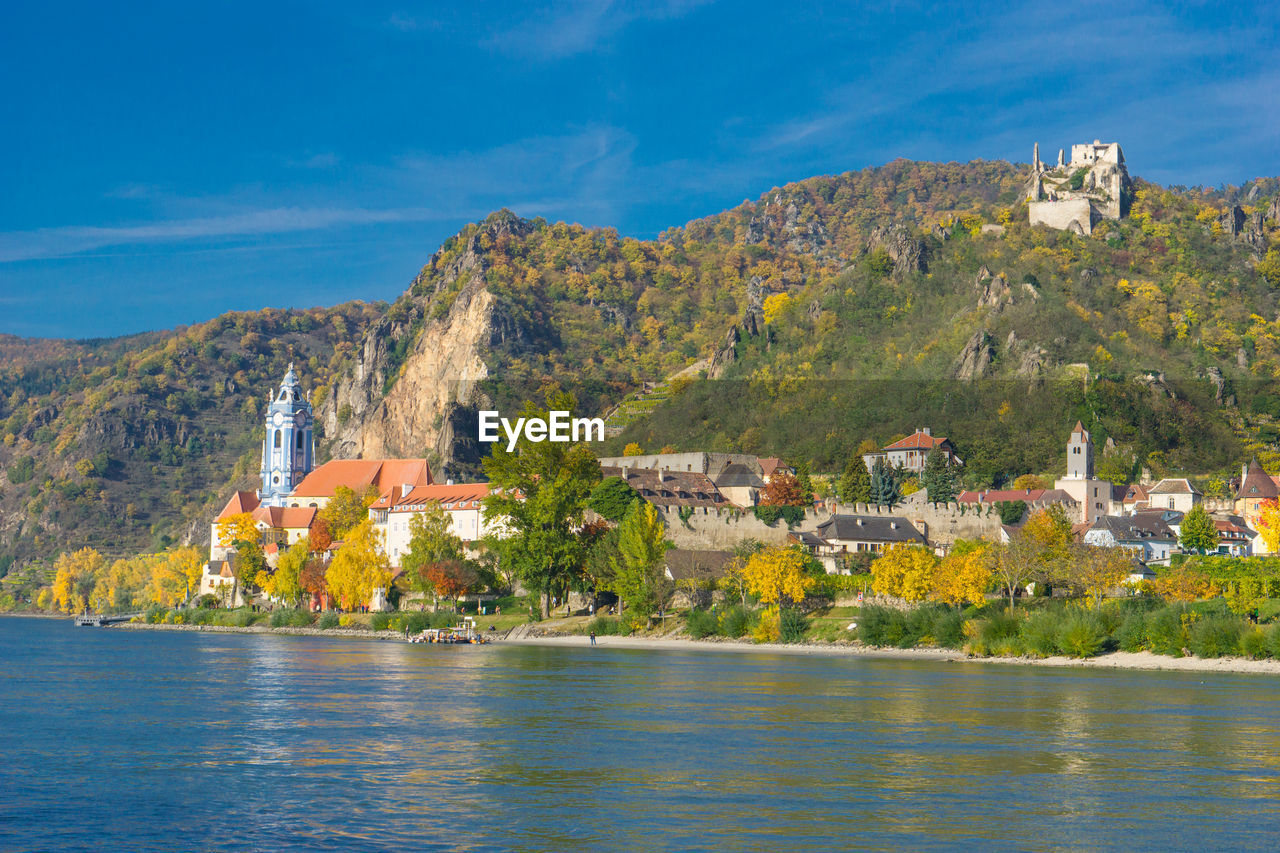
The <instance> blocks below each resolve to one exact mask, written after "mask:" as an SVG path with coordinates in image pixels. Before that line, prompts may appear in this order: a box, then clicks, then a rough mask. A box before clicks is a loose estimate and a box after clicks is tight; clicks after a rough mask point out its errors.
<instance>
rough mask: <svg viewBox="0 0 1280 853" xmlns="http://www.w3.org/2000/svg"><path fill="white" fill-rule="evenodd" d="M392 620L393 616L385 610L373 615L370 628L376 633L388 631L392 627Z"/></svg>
mask: <svg viewBox="0 0 1280 853" xmlns="http://www.w3.org/2000/svg"><path fill="white" fill-rule="evenodd" d="M392 618H393V614H391V613H389V612H387V611H385V610H384V611H382V612H379V613H375V614H373V617H372V618H370V619H369V627H370V628H372V629H373V630H375V631H386V630H387V629H388V628H389V627H390V626H391V620H392Z"/></svg>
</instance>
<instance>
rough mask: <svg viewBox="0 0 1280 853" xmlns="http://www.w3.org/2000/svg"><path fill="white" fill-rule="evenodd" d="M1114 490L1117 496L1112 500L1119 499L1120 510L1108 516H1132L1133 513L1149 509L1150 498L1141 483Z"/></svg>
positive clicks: (1118, 487)
mask: <svg viewBox="0 0 1280 853" xmlns="http://www.w3.org/2000/svg"><path fill="white" fill-rule="evenodd" d="M1115 488H1116V491H1117V494H1116V495H1115V496H1113V498H1112V499H1113V500H1115V499H1116V498H1118V499H1119V502H1120V508H1119V512H1112V513H1110V515H1133V514H1134V513H1135V512H1141V511H1142V510H1144V509H1150V508H1151V497H1150V495H1149V494H1148V493H1147V487H1146V486H1144V485H1142V484H1141V483H1133V484H1132V485H1129V486H1117V487H1115Z"/></svg>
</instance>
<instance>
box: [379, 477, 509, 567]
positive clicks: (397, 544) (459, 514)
mask: <svg viewBox="0 0 1280 853" xmlns="http://www.w3.org/2000/svg"><path fill="white" fill-rule="evenodd" d="M401 489H402V487H401V486H392V487H391V490H390V491H389V492H387V493H386V494H384V495H382V496H381V497H379V498H378V499H377V500H376V501H374V502H373V504H372V505H371V506H370V507H369V517H370V518H372V519H373V524H374V527H376V528H377V529H378V530H379V531H380V532H381V533H382V534H383V537H384V538H383V542H384V543H385V547H386V550H387V556H388V557H389V558H390V559H391V565H393V566H399V565H400V560H401V558H402V557H403V556H404V555H405V554H407V553H408V552H409V538H410V522H411V521H412V520H413V519H414V518H415V517H417V516H419V515H422V513H423V512H424V511H425V510H426V508H427V506H428V505H432V506H438V507H440V508H441V509H443V510H444V511H445V512H446V513H447V514H448V516H449V522H450V524H449V529H450V531H451V532H452V533H453V535H455V536H457V537H458V538H459V539H461V540H462V541H463V543H464V544H467V545H471V544H472V543H474V542H476V541H478V540H479V539H481V538H483V537H484V536H486V535H488V534H489V533H496V532H500V529H501V526H500V525H494V524H489V523H486V522H485V518H484V499H485V498H486V497H488V496H489V484H488V483H456V484H453V483H446V484H443V485H429V486H417V487H416V488H413V489H410V490H409V491H407V492H404V491H401Z"/></svg>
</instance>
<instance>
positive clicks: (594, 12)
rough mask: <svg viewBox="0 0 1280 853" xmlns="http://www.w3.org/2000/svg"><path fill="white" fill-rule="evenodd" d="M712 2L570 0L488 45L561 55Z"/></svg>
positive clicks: (593, 46)
mask: <svg viewBox="0 0 1280 853" xmlns="http://www.w3.org/2000/svg"><path fill="white" fill-rule="evenodd" d="M710 2H712V0H629V2H628V1H627V0H575V2H572V3H565V4H558V5H557V6H556V8H555V9H554V11H551V10H547V11H543V10H538V11H535V12H534V13H532V14H530V15H529V16H528V17H526V18H525V19H524V20H522V21H520V22H519V23H517V24H516V25H515V26H514V27H511V28H509V29H505V30H502V31H499V32H497V33H495V34H494V35H493V36H492V37H491V38H490V39H489V40H488V42H487V43H488V44H490V45H491V46H493V47H496V48H498V49H499V50H502V51H504V52H507V53H515V54H519V55H523V56H534V57H537V58H540V59H561V58H564V57H567V56H573V55H575V54H579V53H584V52H587V51H591V50H594V49H596V48H599V47H602V46H604V45H605V44H606V43H607V42H608V41H609V40H610V39H611V38H613V37H614V36H615V35H617V34H618V33H619V32H621V31H622V30H624V29H626V28H627V27H629V26H631V25H632V24H635V23H638V22H641V21H668V20H675V19H677V18H682V17H684V16H685V15H687V14H689V13H690V12H692V11H693V10H695V9H697V8H699V7H701V6H706V5H708V4H709V3H710Z"/></svg>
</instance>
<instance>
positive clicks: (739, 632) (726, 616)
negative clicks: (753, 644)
mask: <svg viewBox="0 0 1280 853" xmlns="http://www.w3.org/2000/svg"><path fill="white" fill-rule="evenodd" d="M759 621H760V616H759V614H757V613H753V612H752V611H750V610H747V609H746V608H745V607H743V606H741V605H734V606H733V607H730V608H729V609H727V610H725V611H724V613H721V614H720V633H721V634H724V635H725V636H726V637H745V636H746V635H747V634H749V633H750V632H751V630H752V629H753V628H755V626H756V624H757V623H758V622H759Z"/></svg>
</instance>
